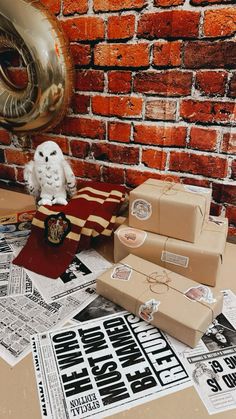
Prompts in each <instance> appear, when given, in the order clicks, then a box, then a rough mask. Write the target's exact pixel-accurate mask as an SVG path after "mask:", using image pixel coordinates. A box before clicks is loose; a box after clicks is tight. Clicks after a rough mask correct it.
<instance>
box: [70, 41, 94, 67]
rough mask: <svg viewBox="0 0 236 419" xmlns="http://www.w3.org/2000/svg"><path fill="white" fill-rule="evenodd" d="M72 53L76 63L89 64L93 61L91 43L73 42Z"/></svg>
mask: <svg viewBox="0 0 236 419" xmlns="http://www.w3.org/2000/svg"><path fill="white" fill-rule="evenodd" d="M70 50H71V55H72V57H73V62H74V64H75V65H83V66H85V65H89V64H90V62H91V47H90V45H81V44H71V45H70Z"/></svg>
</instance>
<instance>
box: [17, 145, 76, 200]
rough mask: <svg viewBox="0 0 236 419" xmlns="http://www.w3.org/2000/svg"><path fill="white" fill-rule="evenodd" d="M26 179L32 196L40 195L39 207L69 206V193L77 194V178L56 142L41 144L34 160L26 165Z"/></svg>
mask: <svg viewBox="0 0 236 419" xmlns="http://www.w3.org/2000/svg"><path fill="white" fill-rule="evenodd" d="M24 179H25V183H26V186H27V188H28V190H29V192H30V194H31V195H35V196H37V195H40V200H39V202H38V205H53V204H61V205H67V200H66V197H67V193H68V195H70V196H71V195H73V194H74V193H75V192H76V186H75V176H74V173H73V171H72V169H71V167H70V165H69V163H68V162H67V161H66V160H65V157H64V156H63V153H62V151H61V149H60V147H59V146H58V145H57V144H56V143H55V142H54V141H46V142H44V143H42V144H40V145H39V146H38V147H37V148H36V150H35V154H34V160H31V161H30V162H29V163H27V164H26V166H25V169H24Z"/></svg>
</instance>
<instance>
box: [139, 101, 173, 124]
mask: <svg viewBox="0 0 236 419" xmlns="http://www.w3.org/2000/svg"><path fill="white" fill-rule="evenodd" d="M176 108H177V102H176V101H174V100H162V99H155V100H149V101H147V102H146V111H145V116H146V119H157V120H162V121H175V118H176Z"/></svg>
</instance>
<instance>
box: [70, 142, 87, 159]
mask: <svg viewBox="0 0 236 419" xmlns="http://www.w3.org/2000/svg"><path fill="white" fill-rule="evenodd" d="M70 149H71V154H72V156H73V157H77V158H79V159H84V158H85V157H87V156H88V154H89V150H90V144H89V143H87V142H86V141H79V140H71V142H70Z"/></svg>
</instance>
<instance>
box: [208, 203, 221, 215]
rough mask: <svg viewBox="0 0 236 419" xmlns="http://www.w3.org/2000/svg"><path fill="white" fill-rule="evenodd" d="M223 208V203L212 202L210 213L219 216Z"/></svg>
mask: <svg viewBox="0 0 236 419" xmlns="http://www.w3.org/2000/svg"><path fill="white" fill-rule="evenodd" d="M222 208H223V206H222V205H220V204H216V203H215V202H212V203H211V209H210V214H211V215H216V216H217V217H218V216H219V215H221V212H222Z"/></svg>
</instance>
